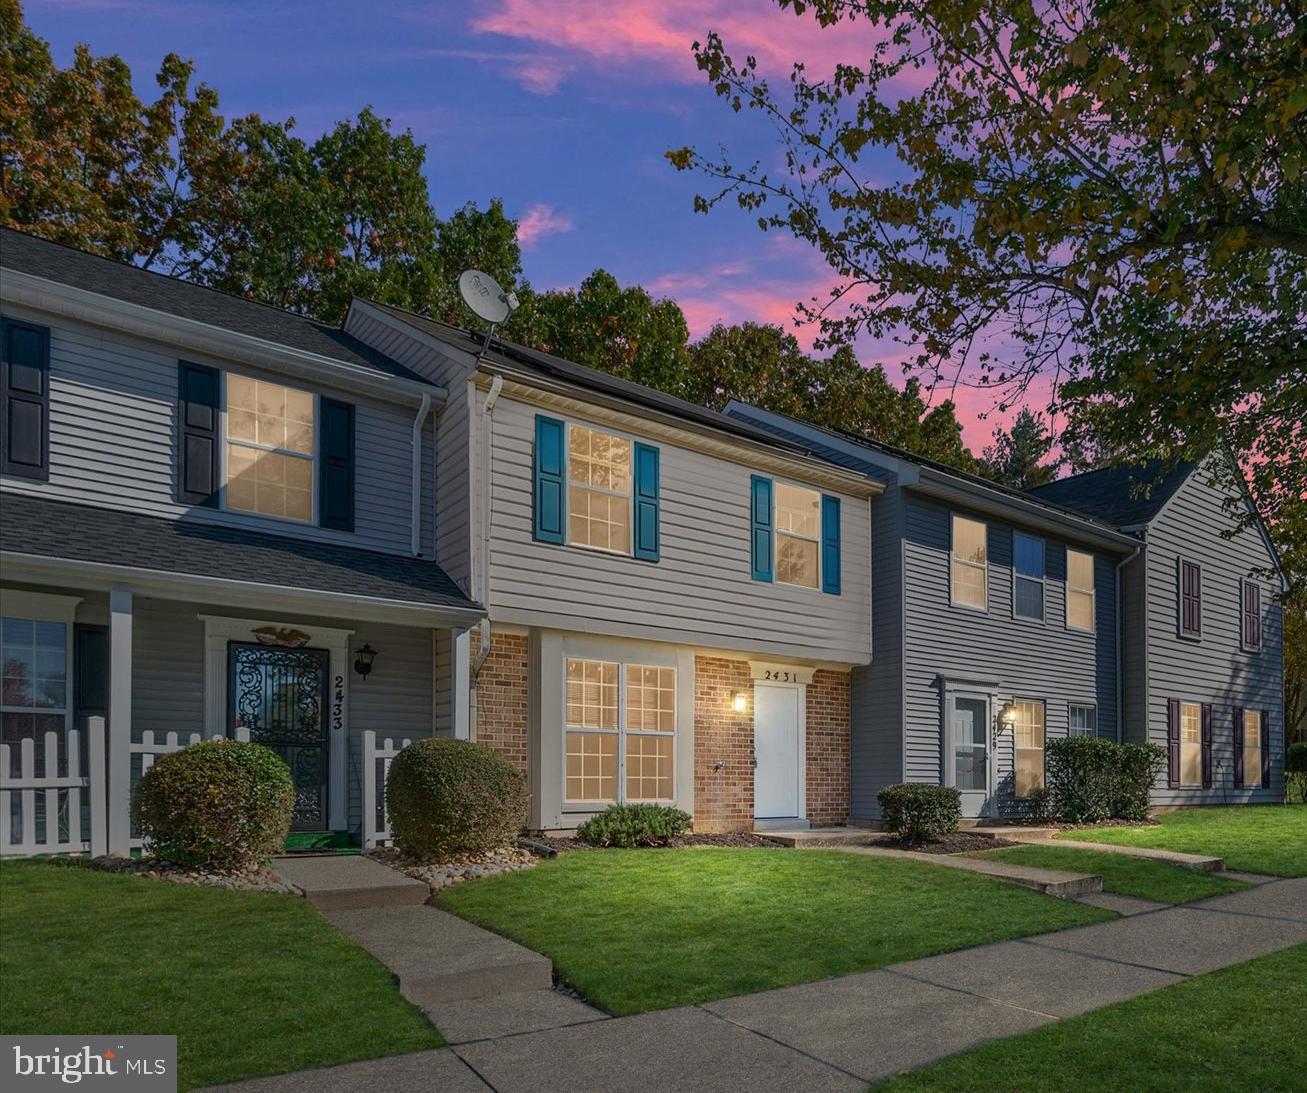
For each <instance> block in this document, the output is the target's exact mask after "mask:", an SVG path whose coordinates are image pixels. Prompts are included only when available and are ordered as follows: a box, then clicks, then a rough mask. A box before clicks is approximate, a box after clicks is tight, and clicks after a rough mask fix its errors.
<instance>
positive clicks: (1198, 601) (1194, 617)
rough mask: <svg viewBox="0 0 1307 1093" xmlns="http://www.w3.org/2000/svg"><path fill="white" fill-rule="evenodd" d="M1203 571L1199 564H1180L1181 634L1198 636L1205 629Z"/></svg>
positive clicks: (1183, 562)
mask: <svg viewBox="0 0 1307 1093" xmlns="http://www.w3.org/2000/svg"><path fill="white" fill-rule="evenodd" d="M1202 594H1203V593H1202V570H1201V569H1200V568H1199V566H1198V563H1197V562H1185V561H1182V562H1181V563H1180V632H1181V633H1182V634H1186V635H1189V636H1197V635H1198V634H1200V633H1202V629H1203V614H1202V612H1203V605H1202Z"/></svg>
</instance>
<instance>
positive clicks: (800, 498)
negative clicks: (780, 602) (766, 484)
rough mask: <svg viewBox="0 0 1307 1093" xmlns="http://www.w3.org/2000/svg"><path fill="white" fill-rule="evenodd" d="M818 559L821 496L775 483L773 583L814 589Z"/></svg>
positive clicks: (797, 487)
mask: <svg viewBox="0 0 1307 1093" xmlns="http://www.w3.org/2000/svg"><path fill="white" fill-rule="evenodd" d="M820 557H821V494H819V493H818V492H817V491H816V490H808V489H804V488H803V487H802V486H792V485H790V484H789V483H787V482H777V483H776V579H777V580H778V581H780V582H782V583H783V584H797V585H801V586H802V587H804V588H816V587H817V584H818V580H819V578H820V573H819V572H818V569H819V567H820V564H821V563H820Z"/></svg>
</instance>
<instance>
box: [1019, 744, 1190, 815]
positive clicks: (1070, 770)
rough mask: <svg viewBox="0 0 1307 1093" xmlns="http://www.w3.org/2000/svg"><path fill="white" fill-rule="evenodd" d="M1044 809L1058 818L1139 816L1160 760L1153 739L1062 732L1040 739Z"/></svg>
mask: <svg viewBox="0 0 1307 1093" xmlns="http://www.w3.org/2000/svg"><path fill="white" fill-rule="evenodd" d="M1045 754H1046V760H1047V765H1046V768H1045V769H1046V772H1047V775H1046V783H1047V786H1048V796H1049V801H1050V809H1051V812H1052V814H1053V816H1054V817H1055V818H1056V819H1058V820H1061V821H1062V822H1063V823H1069V824H1092V823H1098V822H1100V821H1102V820H1108V819H1116V820H1143V819H1146V818H1147V816H1148V808H1149V793H1150V791H1151V790H1152V788H1153V782H1154V781H1155V780H1156V778H1157V775H1158V773H1159V772H1160V771H1161V769H1162V767H1163V765H1164V764H1165V763H1166V749H1165V748H1162V747H1160V746H1159V745H1157V744H1118V743H1117V742H1116V741H1115V740H1103V739H1099V738H1098V737H1093V736H1064V737H1058V738H1056V739H1050V740H1049V741H1048V743H1047V745H1046V753H1045Z"/></svg>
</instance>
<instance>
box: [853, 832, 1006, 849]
mask: <svg viewBox="0 0 1307 1093" xmlns="http://www.w3.org/2000/svg"><path fill="white" fill-rule="evenodd" d="M868 845H869V846H883V847H885V848H886V849H887V850H912V851H915V852H916V853H918V854H969V853H972V852H973V851H976V850H999V849H1001V848H1002V847H1005V846H1020V845H1021V843H1019V842H1013V841H1012V840H1011V839H998V838H995V837H994V836H992V835H973V834H971V833H970V832H967V831H955V832H953V833H952V834H950V835H942V836H940V837H939V838H936V839H924V840H922V841H921V842H915V843H914V842H909V841H907V840H906V839H901V838H898V837H897V836H887V837H886V838H883V839H877V840H876V841H875V842H872V843H868Z"/></svg>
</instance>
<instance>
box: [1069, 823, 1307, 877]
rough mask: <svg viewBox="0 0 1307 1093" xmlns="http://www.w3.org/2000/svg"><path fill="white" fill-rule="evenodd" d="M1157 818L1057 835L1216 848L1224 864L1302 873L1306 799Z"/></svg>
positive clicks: (1306, 853)
mask: <svg viewBox="0 0 1307 1093" xmlns="http://www.w3.org/2000/svg"><path fill="white" fill-rule="evenodd" d="M1157 819H1158V821H1159V822H1160V825H1161V826H1159V827H1094V828H1080V829H1079V830H1076V831H1066V832H1063V833H1062V834H1061V835H1060V836H1059V838H1063V839H1073V840H1080V841H1082V842H1096V843H1114V844H1117V845H1124V846H1155V847H1158V848H1159V849H1162V850H1183V851H1185V852H1186V853H1190V854H1213V855H1218V854H1219V855H1220V856H1221V857H1223V858H1224V859H1225V867H1226V868H1227V869H1236V870H1242V871H1244V872H1247V873H1267V874H1270V875H1272V876H1277V877H1307V805H1231V806H1230V807H1228V808H1224V807H1215V808H1186V809H1181V810H1180V811H1179V812H1167V813H1163V814H1162V815H1161V816H1158V817H1157Z"/></svg>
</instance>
